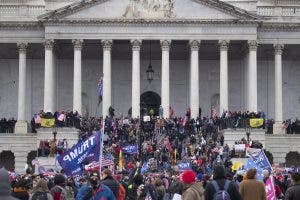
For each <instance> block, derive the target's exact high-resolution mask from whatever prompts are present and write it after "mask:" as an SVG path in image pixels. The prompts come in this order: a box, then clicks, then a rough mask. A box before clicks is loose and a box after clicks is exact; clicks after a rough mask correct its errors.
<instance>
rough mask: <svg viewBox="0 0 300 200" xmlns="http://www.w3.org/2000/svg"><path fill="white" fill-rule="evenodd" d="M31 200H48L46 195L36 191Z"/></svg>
mask: <svg viewBox="0 0 300 200" xmlns="http://www.w3.org/2000/svg"><path fill="white" fill-rule="evenodd" d="M31 200H48V197H47V193H46V192H41V191H37V192H35V193H34V194H33V195H32V197H31Z"/></svg>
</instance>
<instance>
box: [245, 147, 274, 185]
mask: <svg viewBox="0 0 300 200" xmlns="http://www.w3.org/2000/svg"><path fill="white" fill-rule="evenodd" d="M248 152H249V155H250V157H249V158H248V161H247V164H246V166H245V169H246V170H248V169H251V168H255V169H256V170H257V178H258V180H263V174H262V172H263V170H268V171H269V172H271V171H272V166H271V164H270V162H269V160H268V158H267V157H266V155H265V153H264V151H263V150H261V149H260V150H259V151H252V150H251V149H249V151H248Z"/></svg>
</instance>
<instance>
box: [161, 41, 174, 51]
mask: <svg viewBox="0 0 300 200" xmlns="http://www.w3.org/2000/svg"><path fill="white" fill-rule="evenodd" d="M171 42H172V41H171V40H160V46H161V49H162V50H163V51H169V50H170V46H171Z"/></svg>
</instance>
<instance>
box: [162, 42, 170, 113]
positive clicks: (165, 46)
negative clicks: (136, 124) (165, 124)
mask: <svg viewBox="0 0 300 200" xmlns="http://www.w3.org/2000/svg"><path fill="white" fill-rule="evenodd" d="M160 45H161V50H162V56H161V62H162V63H161V105H162V108H163V111H164V112H163V117H164V118H169V117H170V114H169V107H170V45H171V40H161V41H160Z"/></svg>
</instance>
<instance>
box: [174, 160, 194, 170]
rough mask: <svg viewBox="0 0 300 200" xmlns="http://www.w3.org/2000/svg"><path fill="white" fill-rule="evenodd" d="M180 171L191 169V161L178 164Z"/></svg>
mask: <svg viewBox="0 0 300 200" xmlns="http://www.w3.org/2000/svg"><path fill="white" fill-rule="evenodd" d="M177 166H178V168H179V171H184V170H189V169H191V167H190V163H189V162H186V163H179V164H178V165H177Z"/></svg>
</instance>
